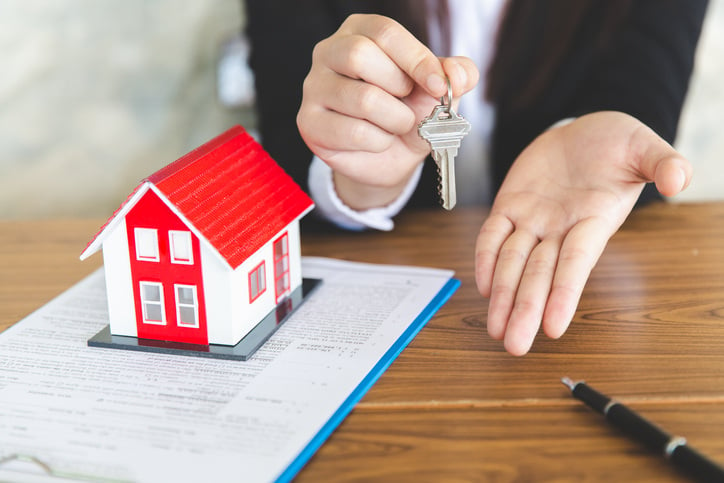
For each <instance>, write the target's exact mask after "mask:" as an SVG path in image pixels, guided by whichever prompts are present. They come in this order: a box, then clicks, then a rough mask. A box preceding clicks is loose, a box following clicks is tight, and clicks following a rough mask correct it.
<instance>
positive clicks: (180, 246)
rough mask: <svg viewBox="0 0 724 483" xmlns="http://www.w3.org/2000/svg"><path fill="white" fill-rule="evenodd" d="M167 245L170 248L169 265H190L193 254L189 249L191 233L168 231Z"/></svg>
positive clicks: (192, 260)
mask: <svg viewBox="0 0 724 483" xmlns="http://www.w3.org/2000/svg"><path fill="white" fill-rule="evenodd" d="M168 244H169V246H170V247H171V263H182V264H185V265H192V264H193V263H194V254H193V250H192V248H191V232H188V231H173V230H172V231H169V232H168Z"/></svg>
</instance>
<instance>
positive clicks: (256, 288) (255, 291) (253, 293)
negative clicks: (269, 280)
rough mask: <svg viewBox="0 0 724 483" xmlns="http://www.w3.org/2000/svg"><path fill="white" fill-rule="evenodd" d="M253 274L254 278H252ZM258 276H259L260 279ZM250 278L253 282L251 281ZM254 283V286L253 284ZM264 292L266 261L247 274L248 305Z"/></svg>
mask: <svg viewBox="0 0 724 483" xmlns="http://www.w3.org/2000/svg"><path fill="white" fill-rule="evenodd" d="M255 274H256V277H253V276H254V275H255ZM259 275H261V278H260V277H259ZM252 277H253V278H254V279H255V280H252ZM254 281H255V282H256V284H254V283H253V282H254ZM260 282H261V283H260ZM264 292H266V261H265V260H262V262H261V263H260V264H259V265H257V266H256V267H254V268H253V269H252V270H251V271H250V272H249V303H253V302H254V301H255V300H256V299H258V298H259V297H260V296H261V294H263V293H264Z"/></svg>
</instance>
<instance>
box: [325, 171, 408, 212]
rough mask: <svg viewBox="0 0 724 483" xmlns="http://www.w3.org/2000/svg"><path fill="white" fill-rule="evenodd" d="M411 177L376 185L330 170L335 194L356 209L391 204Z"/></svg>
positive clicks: (367, 208)
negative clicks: (386, 184) (390, 183)
mask: <svg viewBox="0 0 724 483" xmlns="http://www.w3.org/2000/svg"><path fill="white" fill-rule="evenodd" d="M413 174H414V173H413ZM411 178H412V174H410V176H408V177H406V178H405V179H403V180H402V181H401V182H400V183H397V184H394V185H390V186H376V185H367V184H362V183H359V182H357V181H355V180H353V179H352V178H349V177H347V176H345V175H343V174H340V173H339V172H337V171H333V172H332V180H333V183H334V190H335V192H336V193H337V196H338V197H339V199H340V200H342V202H343V203H344V204H345V205H347V206H349V207H350V208H352V209H354V210H358V211H361V210H369V209H372V208H380V207H383V206H387V205H389V204H391V203H392V202H394V201H395V200H397V199H398V198H399V197H400V195H401V194H402V192H403V191H404V190H405V187H406V186H407V185H408V184H409V182H410V179H411Z"/></svg>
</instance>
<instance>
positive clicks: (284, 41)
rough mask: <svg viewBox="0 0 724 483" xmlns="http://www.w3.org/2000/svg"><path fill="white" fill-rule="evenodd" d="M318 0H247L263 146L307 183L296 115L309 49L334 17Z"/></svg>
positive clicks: (307, 156)
mask: <svg viewBox="0 0 724 483" xmlns="http://www.w3.org/2000/svg"><path fill="white" fill-rule="evenodd" d="M326 3H327V2H324V1H321V0H305V1H294V0H288V1H285V0H247V1H246V18H247V25H246V33H247V36H248V38H249V41H250V44H251V53H250V57H249V64H250V67H251V68H252V70H253V71H254V76H255V86H256V108H257V120H258V128H259V132H260V135H261V141H262V144H263V145H264V148H265V149H266V150H267V151H268V152H269V154H270V155H271V156H272V158H274V159H275V160H276V161H277V163H279V164H280V165H281V166H282V167H283V168H284V169H285V170H286V171H287V173H289V175H290V176H292V178H293V179H294V181H296V183H297V184H299V185H300V186H302V187H304V188H305V189H306V186H307V172H308V169H309V163H310V161H311V159H312V153H311V152H310V151H309V149H308V148H307V146H306V145H305V144H304V141H303V140H302V138H301V136H300V134H299V130H298V129H297V125H296V115H297V111H298V110H299V105H300V103H301V99H302V83H303V82H304V78H305V77H306V75H307V73H308V72H309V67H310V63H311V59H312V50H313V49H314V46H315V44H316V43H317V42H319V41H320V40H322V39H323V38H326V37H328V36H329V35H331V34H332V33H333V32H334V31H335V30H336V29H337V28H338V27H339V24H338V21H337V19H336V18H334V16H333V14H332V13H331V12H330V11H329V9H328V8H327V7H326Z"/></svg>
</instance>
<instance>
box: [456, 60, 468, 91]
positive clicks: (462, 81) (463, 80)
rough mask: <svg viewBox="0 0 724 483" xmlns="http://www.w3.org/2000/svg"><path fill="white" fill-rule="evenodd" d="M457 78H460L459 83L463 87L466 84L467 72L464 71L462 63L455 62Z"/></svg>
mask: <svg viewBox="0 0 724 483" xmlns="http://www.w3.org/2000/svg"><path fill="white" fill-rule="evenodd" d="M457 70H458V79H460V85H461V86H463V87H465V86H467V85H468V73H467V72H466V71H465V69H464V68H463V66H462V65H460V64H457Z"/></svg>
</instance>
